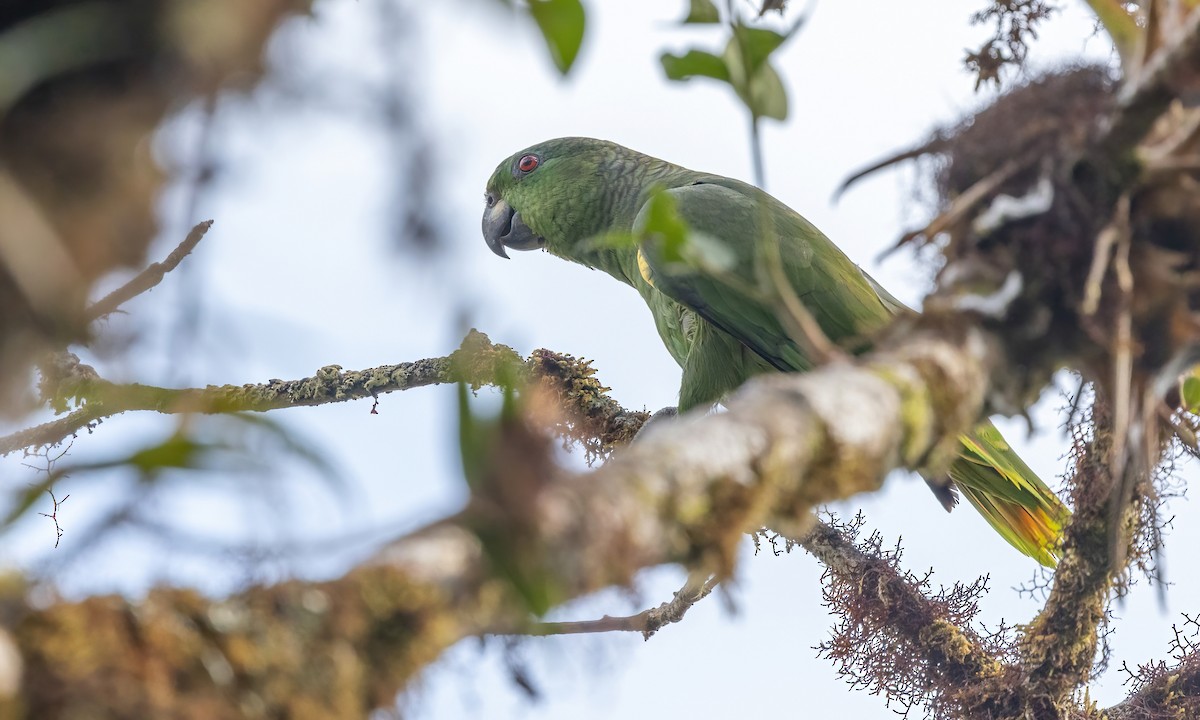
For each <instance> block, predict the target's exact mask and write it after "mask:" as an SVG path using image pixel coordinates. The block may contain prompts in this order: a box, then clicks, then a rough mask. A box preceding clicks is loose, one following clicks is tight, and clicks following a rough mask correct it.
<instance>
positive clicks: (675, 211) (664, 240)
mask: <svg viewBox="0 0 1200 720" xmlns="http://www.w3.org/2000/svg"><path fill="white" fill-rule="evenodd" d="M644 212H645V213H646V215H645V221H644V224H643V225H642V227H641V234H642V236H643V237H645V236H648V235H655V236H657V237H658V243H657V247H658V252H659V253H661V255H662V257H663V259H664V260H666V261H667V262H682V261H683V257H684V249H685V248H686V247H687V242H688V226H687V223H686V222H684V220H683V218H682V217H681V216H680V215H679V208H678V206H677V204H676V202H675V197H674V196H673V195H671V193H669V192H666V191H664V190H659V191H657V192H654V193H653V194H651V196H650V199H649V200H648V201H647V202H646V209H645V210H644Z"/></svg>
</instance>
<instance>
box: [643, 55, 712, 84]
mask: <svg viewBox="0 0 1200 720" xmlns="http://www.w3.org/2000/svg"><path fill="white" fill-rule="evenodd" d="M659 60H660V62H662V66H663V70H665V71H666V73H667V78H669V79H671V80H691V79H692V78H694V77H707V78H713V79H714V80H720V81H721V82H726V83H727V82H730V77H729V67H728V66H727V65H726V64H725V61H724V60H723V59H721V58H720V57H717V56H716V55H713V54H712V53H710V52H705V51H703V50H688V51H687V54H686V55H672V54H671V53H663V54H662V57H661V58H659Z"/></svg>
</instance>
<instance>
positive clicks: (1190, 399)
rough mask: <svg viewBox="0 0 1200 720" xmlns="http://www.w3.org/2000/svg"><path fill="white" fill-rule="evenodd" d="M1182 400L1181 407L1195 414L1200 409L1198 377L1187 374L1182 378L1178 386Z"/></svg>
mask: <svg viewBox="0 0 1200 720" xmlns="http://www.w3.org/2000/svg"><path fill="white" fill-rule="evenodd" d="M1179 394H1180V397H1181V398H1182V400H1183V409H1184V410H1187V411H1188V412H1190V413H1193V414H1196V413H1197V411H1200V377H1196V376H1195V375H1188V376H1187V377H1185V378H1184V379H1183V382H1182V383H1181V387H1180V388H1179Z"/></svg>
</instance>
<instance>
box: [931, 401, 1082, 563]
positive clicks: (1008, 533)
mask: <svg viewBox="0 0 1200 720" xmlns="http://www.w3.org/2000/svg"><path fill="white" fill-rule="evenodd" d="M961 440H962V445H963V447H962V454H961V455H960V456H959V458H958V459H957V460H955V461H954V464H953V465H951V466H950V477H951V479H953V480H954V483H955V485H957V486H958V488H959V489H960V490H962V493H963V495H965V496H966V498H967V500H968V501H970V503H971V504H972V505H974V506H975V509H976V510H978V511H979V514H980V515H983V517H984V519H985V520H987V521H988V524H990V525H991V526H992V527H993V528H995V529H996V532H998V533H1000V536H1001V537H1003V538H1004V539H1005V540H1007V541H1008V542H1009V543H1010V544H1011V545H1012V546H1013V547H1015V548H1016V549H1018V550H1020V551H1021V552H1023V553H1025V554H1026V555H1028V556H1029V557H1031V558H1033V559H1034V560H1037V561H1038V562H1039V563H1041V564H1042V565H1045V566H1047V567H1054V566H1055V565H1056V564H1057V563H1058V557H1059V553H1060V552H1061V547H1062V534H1063V527H1065V526H1066V524H1067V521H1068V520H1069V519H1070V517H1071V511H1070V510H1069V509H1068V508H1067V506H1066V505H1064V504H1063V503H1062V501H1061V500H1059V499H1058V496H1057V495H1055V494H1054V491H1053V490H1051V489H1050V488H1049V487H1047V486H1046V484H1045V483H1044V482H1042V480H1041V478H1039V477H1038V476H1037V474H1036V473H1034V472H1033V471H1032V470H1030V469H1029V466H1027V465H1026V464H1025V462H1024V461H1023V460H1021V458H1020V457H1019V456H1018V455H1017V454H1016V453H1015V452H1013V450H1012V448H1010V447H1009V446H1008V443H1007V442H1005V440H1004V438H1003V437H1002V436H1001V435H1000V431H999V430H997V429H996V428H995V426H993V425H992V424H991V423H990V422H989V423H987V424H986V425H981V426H980V427H978V428H976V429H975V432H974V433H972V434H971V435H964V436H962V438H961Z"/></svg>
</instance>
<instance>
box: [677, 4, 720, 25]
mask: <svg viewBox="0 0 1200 720" xmlns="http://www.w3.org/2000/svg"><path fill="white" fill-rule="evenodd" d="M683 22H684V24H693V25H701V24H712V23H719V22H721V12H720V11H719V10H717V6H716V5H714V4H713V2H712V0H692V5H691V8H690V9H689V10H688V16H687V17H685V18H684V19H683Z"/></svg>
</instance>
